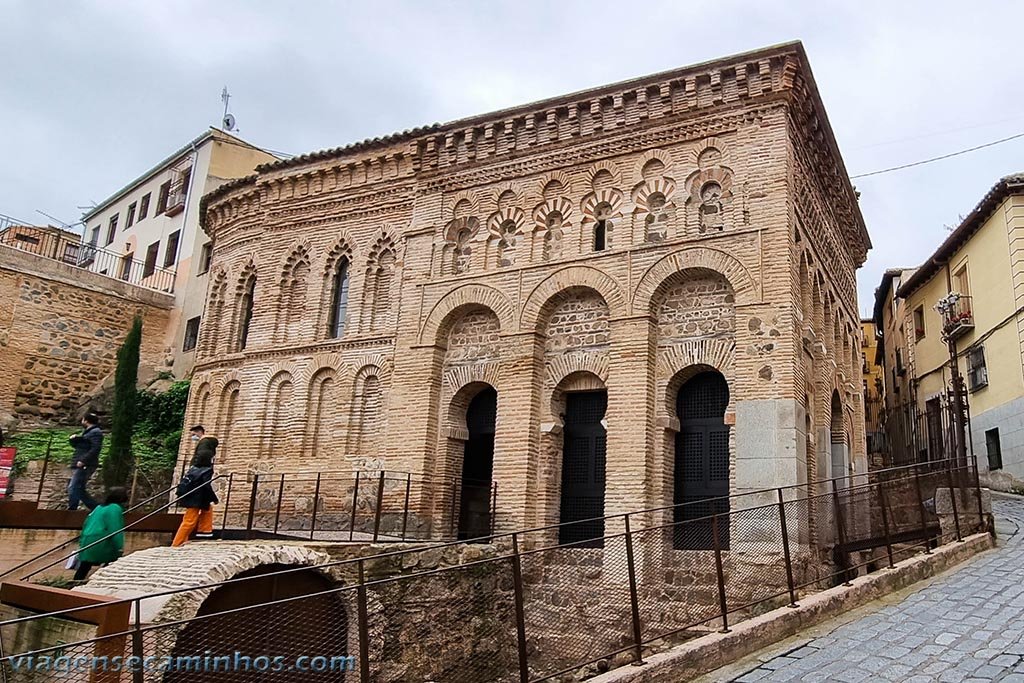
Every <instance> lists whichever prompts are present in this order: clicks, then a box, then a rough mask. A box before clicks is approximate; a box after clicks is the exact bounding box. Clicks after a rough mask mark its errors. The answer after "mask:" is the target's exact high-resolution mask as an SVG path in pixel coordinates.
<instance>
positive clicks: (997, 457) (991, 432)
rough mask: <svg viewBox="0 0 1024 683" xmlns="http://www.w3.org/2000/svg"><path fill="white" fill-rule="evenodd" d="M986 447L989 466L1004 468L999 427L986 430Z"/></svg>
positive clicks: (993, 468) (991, 467)
mask: <svg viewBox="0 0 1024 683" xmlns="http://www.w3.org/2000/svg"><path fill="white" fill-rule="evenodd" d="M985 449H986V450H987V451H988V468H989V469H990V470H1001V469H1003V448H1002V446H1001V445H1000V444H999V428H998V427H996V428H995V429H988V430H986V431H985Z"/></svg>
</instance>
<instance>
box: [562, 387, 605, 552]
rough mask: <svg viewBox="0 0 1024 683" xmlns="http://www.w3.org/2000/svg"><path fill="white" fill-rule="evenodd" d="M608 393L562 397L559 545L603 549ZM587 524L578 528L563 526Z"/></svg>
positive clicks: (594, 392)
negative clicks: (563, 410) (563, 411)
mask: <svg viewBox="0 0 1024 683" xmlns="http://www.w3.org/2000/svg"><path fill="white" fill-rule="evenodd" d="M607 409H608V392H606V391H603V390H602V391H580V392H574V393H569V394H566V396H565V429H564V432H563V438H564V442H563V447H562V448H563V450H562V495H561V505H560V514H559V521H560V522H561V524H562V526H560V527H559V530H558V541H559V543H575V544H576V547H587V548H600V547H602V546H603V545H604V539H603V538H602V537H603V536H604V520H603V519H601V517H603V516H604V475H605V461H606V458H607V449H608V439H607V434H606V430H605V427H604V415H605V412H606V411H607ZM580 520H590V521H586V522H580V523H579V524H566V522H578V521H580Z"/></svg>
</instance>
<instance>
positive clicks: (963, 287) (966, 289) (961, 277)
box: [953, 263, 971, 296]
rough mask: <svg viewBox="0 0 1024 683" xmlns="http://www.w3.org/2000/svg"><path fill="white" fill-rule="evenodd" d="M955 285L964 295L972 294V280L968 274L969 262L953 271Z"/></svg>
mask: <svg viewBox="0 0 1024 683" xmlns="http://www.w3.org/2000/svg"><path fill="white" fill-rule="evenodd" d="M953 286H954V287H955V288H956V291H957V292H959V293H960V294H962V295H963V296H970V295H971V282H970V279H969V278H968V276H967V263H964V264H963V265H962V266H960V267H959V268H957V269H956V271H955V272H954V273H953Z"/></svg>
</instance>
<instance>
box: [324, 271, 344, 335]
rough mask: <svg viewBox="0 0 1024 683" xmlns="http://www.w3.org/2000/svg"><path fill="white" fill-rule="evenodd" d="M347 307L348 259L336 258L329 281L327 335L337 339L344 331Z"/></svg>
mask: <svg viewBox="0 0 1024 683" xmlns="http://www.w3.org/2000/svg"><path fill="white" fill-rule="evenodd" d="M347 308H348V259H347V258H344V257H342V258H340V259H338V265H337V266H336V267H335V270H334V278H333V280H332V282H331V311H330V317H329V318H328V320H327V336H328V337H330V338H332V339H337V338H338V337H340V336H342V334H344V332H345V310H346V309H347Z"/></svg>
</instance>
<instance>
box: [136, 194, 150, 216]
mask: <svg viewBox="0 0 1024 683" xmlns="http://www.w3.org/2000/svg"><path fill="white" fill-rule="evenodd" d="M152 194H153V193H152V192H147V193H146V194H144V195H142V200H141V201H140V202H139V220H140V221H141V220H142V219H143V218H145V217H146V216H148V215H149V198H150V196H152Z"/></svg>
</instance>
